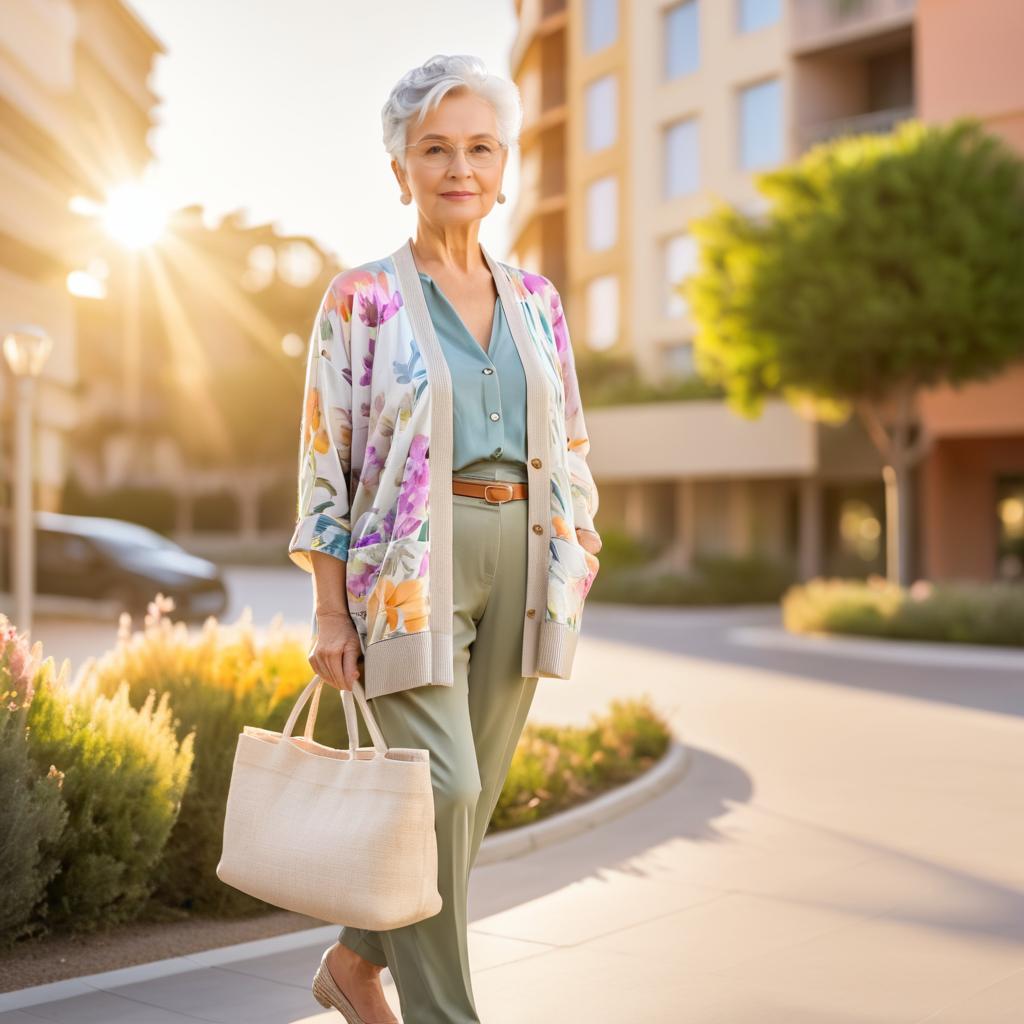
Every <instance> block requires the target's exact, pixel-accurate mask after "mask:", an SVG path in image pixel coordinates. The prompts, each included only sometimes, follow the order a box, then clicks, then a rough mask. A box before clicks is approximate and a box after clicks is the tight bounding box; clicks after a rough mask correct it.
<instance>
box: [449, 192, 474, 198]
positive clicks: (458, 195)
mask: <svg viewBox="0 0 1024 1024" xmlns="http://www.w3.org/2000/svg"><path fill="white" fill-rule="evenodd" d="M441 196H442V197H443V198H444V199H473V198H474V197H475V196H476V193H475V192H442V193H441Z"/></svg>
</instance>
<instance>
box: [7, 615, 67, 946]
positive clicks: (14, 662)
mask: <svg viewBox="0 0 1024 1024" xmlns="http://www.w3.org/2000/svg"><path fill="white" fill-rule="evenodd" d="M66 667H67V666H66V663H65V666H64V668H65V669H66ZM52 673H53V661H52V659H47V660H46V661H43V658H42V645H41V644H39V643H38V642H37V643H35V644H33V645H32V646H31V647H30V646H29V643H28V640H27V638H26V637H25V636H24V635H23V634H19V633H18V631H17V630H16V629H15V627H14V626H13V625H12V623H11V622H10V621H9V620H8V619H7V617H6V616H4V615H2V614H0V893H3V898H2V899H0V944H2V945H4V946H9V945H10V944H11V943H13V942H14V941H16V940H17V939H20V938H22V937H25V936H30V935H32V934H34V933H37V932H39V931H41V930H42V927H43V926H42V924H41V922H40V920H39V917H38V914H37V911H38V910H40V909H41V908H43V909H44V908H45V902H44V901H45V896H46V888H47V885H48V884H49V882H50V880H51V879H52V878H53V876H54V875H55V874H56V872H57V870H58V868H59V861H58V859H57V857H56V856H55V855H54V854H53V852H52V850H53V848H54V847H55V845H56V843H57V840H58V839H59V837H60V835H61V833H62V831H63V830H64V825H65V822H66V821H67V808H66V807H65V806H64V802H63V800H62V797H61V792H60V788H61V783H62V782H63V773H62V772H60V771H59V770H58V769H57V768H55V767H54V766H52V765H51V766H50V768H49V769H48V770H47V772H46V773H45V774H40V773H39V772H38V771H37V770H36V767H35V765H34V764H33V762H32V759H31V758H30V757H29V749H28V726H27V724H26V719H27V717H28V708H29V705H30V704H31V703H32V698H33V697H34V696H35V693H36V690H37V688H38V687H39V686H40V685H41V681H42V679H43V677H46V676H49V675H51V674H52Z"/></svg>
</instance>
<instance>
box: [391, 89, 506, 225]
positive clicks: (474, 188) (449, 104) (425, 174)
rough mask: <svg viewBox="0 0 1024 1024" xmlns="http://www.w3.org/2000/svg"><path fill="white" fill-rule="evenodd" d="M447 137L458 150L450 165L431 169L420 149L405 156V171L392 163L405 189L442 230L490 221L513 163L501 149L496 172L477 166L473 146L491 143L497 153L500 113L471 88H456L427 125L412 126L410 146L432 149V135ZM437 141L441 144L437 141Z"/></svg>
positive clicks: (425, 215) (432, 115)
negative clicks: (484, 219) (454, 194)
mask: <svg viewBox="0 0 1024 1024" xmlns="http://www.w3.org/2000/svg"><path fill="white" fill-rule="evenodd" d="M433 135H440V136H443V137H444V139H446V140H447V141H448V142H449V143H450V144H451V145H453V146H459V147H465V148H460V149H458V150H456V152H455V155H454V157H453V159H452V162H451V163H450V164H449V165H448V166H447V167H444V166H441V167H431V166H430V165H429V164H428V163H427V162H426V160H425V159H424V157H423V155H421V154H422V153H423V152H424V151H423V150H421V149H419V148H418V147H417V148H413V149H407V150H406V151H405V159H406V163H405V171H404V172H403V171H402V169H401V167H399V166H398V162H397V161H395V160H392V162H391V167H392V169H393V170H394V172H395V175H396V176H397V177H398V181H399V184H400V185H403V186H404V189H405V190H407V191H408V192H409V193H411V195H412V197H413V201H414V202H415V203H416V205H417V206H418V207H419V210H420V214H421V216H423V217H426V219H427V220H428V221H430V222H431V223H433V224H436V225H438V226H441V227H445V226H455V225H460V224H469V223H472V222H473V221H478V220H480V219H481V218H482V217H484V216H485V215H486V214H487V213H488V212H489V211H490V209H491V207H492V206H493V205H494V203H495V201H496V198H497V195H498V192H499V191H500V190H501V179H502V176H503V175H504V172H505V164H506V162H507V161H508V150H507V149H501V150H499V157H498V159H497V160H496V161H495V162H494V163H493V164H492V165H491V166H490V167H476V166H474V165H473V164H471V163H470V162H469V160H468V159H467V156H466V154H467V152H469V151H471V150H472V148H473V147H480V146H481V144H486V145H489V146H491V147H492V148H494V146H495V145H496V144H497V141H498V122H497V118H496V117H495V114H494V108H493V107H492V106H491V105H490V104H489V103H488V102H487V101H486V100H482V99H480V97H479V96H475V95H474V94H473V93H471V92H469V90H467V89H453V90H452V91H451V92H450V93H448V94H447V95H446V96H445V97H444V99H443V100H441V102H440V103H439V104H438V105H437V107H436V109H434V110H432V111H430V113H429V114H427V116H426V117H425V118H424V119H423V122H422V123H421V124H415V118H414V119H413V120H412V121H410V123H409V129H408V137H407V139H406V142H407V143H408V144H409V145H410V146H414V147H415V146H417V144H420V145H422V146H423V147H425V148H428V147H429V146H430V142H431V140H430V139H429V138H427V136H433ZM434 141H435V142H436V140H434ZM446 192H469V193H471V195H469V196H468V197H466V198H463V199H455V198H449V197H446V196H445V193H446Z"/></svg>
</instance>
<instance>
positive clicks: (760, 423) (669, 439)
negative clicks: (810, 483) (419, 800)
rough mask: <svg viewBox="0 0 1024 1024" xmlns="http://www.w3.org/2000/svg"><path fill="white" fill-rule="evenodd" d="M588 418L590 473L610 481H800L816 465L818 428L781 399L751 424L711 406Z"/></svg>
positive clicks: (605, 410) (656, 405)
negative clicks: (781, 478)
mask: <svg viewBox="0 0 1024 1024" xmlns="http://www.w3.org/2000/svg"><path fill="white" fill-rule="evenodd" d="M586 417H587V432H588V434H589V435H590V443H591V454H590V457H589V463H590V466H591V468H592V469H593V471H594V474H595V475H596V476H597V477H598V479H600V480H606V481H609V482H612V481H627V480H635V479H641V478H647V479H672V478H675V477H708V478H712V477H728V476H744V477H773V476H803V475H806V474H808V473H811V472H813V471H814V470H815V468H816V465H817V445H816V441H815V437H816V430H817V427H816V425H815V424H814V423H812V422H811V421H809V420H806V419H803V418H802V417H800V416H798V415H797V414H796V413H795V412H794V411H793V410H792V409H791V408H790V406H789V405H788V404H786V403H785V402H782V401H779V400H778V399H770V400H766V402H765V406H764V411H763V413H762V415H761V417H760V419H756V420H748V419H745V418H744V417H742V416H739V415H737V414H736V413H734V412H732V411H731V410H730V409H729V408H728V407H727V406H726V405H725V403H724V402H721V401H714V400H694V401H689V402H647V403H643V404H634V405H621V406H608V407H605V406H600V407H591V408H589V409H588V410H587V411H586ZM638 437H643V438H648V439H649V440H648V443H646V444H637V440H636V439H637V438H638Z"/></svg>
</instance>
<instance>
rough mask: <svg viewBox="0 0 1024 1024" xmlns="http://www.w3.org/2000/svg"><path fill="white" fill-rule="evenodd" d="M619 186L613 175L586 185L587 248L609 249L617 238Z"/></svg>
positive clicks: (593, 249) (596, 249) (595, 249)
mask: <svg viewBox="0 0 1024 1024" xmlns="http://www.w3.org/2000/svg"><path fill="white" fill-rule="evenodd" d="M618 213H619V187H618V182H617V180H616V179H615V178H613V177H607V178H599V179H598V180H597V181H594V182H591V184H590V185H589V186H588V187H587V248H588V249H590V250H591V252H601V251H602V250H604V249H610V248H611V247H612V246H613V245H615V243H616V242H617V241H618V240H619V216H618Z"/></svg>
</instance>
